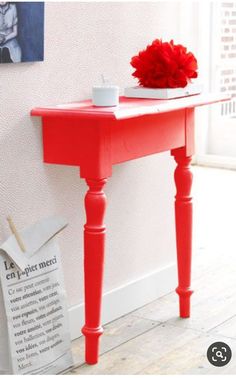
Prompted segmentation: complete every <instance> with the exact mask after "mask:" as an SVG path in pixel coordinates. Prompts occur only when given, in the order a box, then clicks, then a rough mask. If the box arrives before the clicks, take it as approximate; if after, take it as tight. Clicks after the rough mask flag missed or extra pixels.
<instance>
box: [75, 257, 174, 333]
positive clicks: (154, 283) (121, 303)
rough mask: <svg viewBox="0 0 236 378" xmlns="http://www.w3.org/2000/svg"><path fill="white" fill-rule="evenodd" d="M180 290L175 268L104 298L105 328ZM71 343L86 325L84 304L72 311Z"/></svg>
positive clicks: (171, 267) (150, 276)
mask: <svg viewBox="0 0 236 378" xmlns="http://www.w3.org/2000/svg"><path fill="white" fill-rule="evenodd" d="M176 286H177V272H176V264H171V265H168V266H166V267H164V268H162V269H160V270H156V271H154V272H152V273H150V274H147V275H145V276H143V277H141V278H138V279H137V280H135V281H132V282H129V283H127V284H126V285H123V286H120V287H118V288H116V289H113V290H111V291H109V292H107V293H105V294H104V296H103V304H102V324H106V323H109V322H111V321H112V320H115V319H117V318H120V317H121V316H123V315H125V314H128V313H129V312H131V311H134V310H136V309H137V308H139V307H142V306H144V305H145V304H147V303H150V302H152V301H154V300H155V299H157V298H159V297H161V296H163V295H165V294H168V293H169V292H171V291H173V290H174V289H175V287H176ZM69 323H70V333H71V339H72V340H74V339H76V338H78V337H79V336H81V327H82V326H83V324H84V303H80V304H78V305H76V306H73V307H71V308H70V309H69Z"/></svg>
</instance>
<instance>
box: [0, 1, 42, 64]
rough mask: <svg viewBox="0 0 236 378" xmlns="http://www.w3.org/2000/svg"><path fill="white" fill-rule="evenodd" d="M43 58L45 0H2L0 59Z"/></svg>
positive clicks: (28, 60) (20, 60) (11, 60)
mask: <svg viewBox="0 0 236 378" xmlns="http://www.w3.org/2000/svg"><path fill="white" fill-rule="evenodd" d="M43 59H44V2H26V1H22V2H11V1H10V2H9V1H8V2H1V1H0V63H19V62H35V61H42V60H43Z"/></svg>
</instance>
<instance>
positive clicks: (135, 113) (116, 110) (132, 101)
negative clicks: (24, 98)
mask: <svg viewBox="0 0 236 378" xmlns="http://www.w3.org/2000/svg"><path fill="white" fill-rule="evenodd" d="M227 100H230V97H229V96H228V95H225V94H222V93H202V94H198V95H192V96H187V97H181V98H177V99H171V100H153V99H140V98H127V97H120V103H119V105H118V106H112V107H97V106H94V105H93V104H92V101H91V100H85V101H80V102H72V103H67V104H59V105H55V106H46V107H43V108H35V109H33V110H32V111H31V115H33V116H50V115H54V116H55V115H59V114H60V115H62V113H63V115H69V116H71V115H74V116H78V117H80V116H83V117H86V116H88V117H89V116H96V117H99V118H100V117H101V118H104V117H105V118H107V117H108V118H113V119H126V118H133V117H139V116H142V115H147V114H155V113H166V112H170V111H175V110H179V109H185V108H193V107H196V106H201V105H209V104H213V103H216V102H221V101H227Z"/></svg>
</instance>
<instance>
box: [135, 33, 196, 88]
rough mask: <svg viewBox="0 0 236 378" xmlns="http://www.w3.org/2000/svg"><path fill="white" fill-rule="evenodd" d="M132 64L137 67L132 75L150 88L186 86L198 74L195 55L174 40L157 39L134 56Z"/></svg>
mask: <svg viewBox="0 0 236 378" xmlns="http://www.w3.org/2000/svg"><path fill="white" fill-rule="evenodd" d="M130 64H131V65H132V66H133V67H134V68H135V71H134V72H133V74H132V75H133V76H134V77H137V78H138V79H139V84H140V85H142V86H144V87H148V88H177V87H186V85H187V84H188V83H189V82H190V81H191V79H192V78H196V77H197V76H198V73H197V69H198V66H197V59H196V58H195V56H194V55H193V54H192V53H191V52H187V49H186V47H184V46H182V45H175V44H174V41H173V40H171V41H170V42H162V40H161V39H156V40H155V41H153V42H152V44H151V45H148V46H147V47H146V50H143V51H140V52H139V54H138V55H136V56H134V57H133V58H132V59H131V62H130Z"/></svg>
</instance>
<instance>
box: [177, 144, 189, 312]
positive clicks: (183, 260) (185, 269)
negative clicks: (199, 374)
mask: <svg viewBox="0 0 236 378" xmlns="http://www.w3.org/2000/svg"><path fill="white" fill-rule="evenodd" d="M172 155H173V156H174V158H175V161H176V163H177V167H176V169H175V185H176V196H175V223H176V244H177V261H178V287H177V289H176V292H177V294H178V295H179V306H180V316H181V318H188V317H189V316H190V296H191V294H192V293H193V291H192V290H191V288H190V285H191V257H192V197H191V186H192V178H193V177H192V173H191V171H190V163H191V156H186V154H185V148H179V149H176V150H173V151H172Z"/></svg>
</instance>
